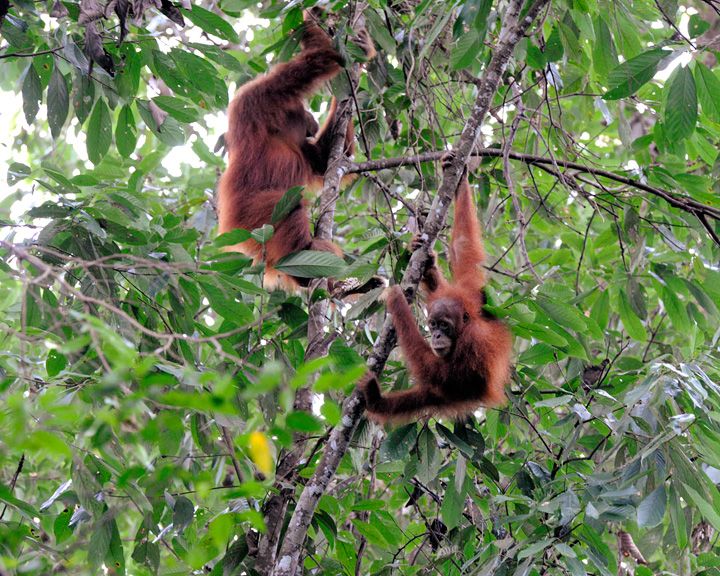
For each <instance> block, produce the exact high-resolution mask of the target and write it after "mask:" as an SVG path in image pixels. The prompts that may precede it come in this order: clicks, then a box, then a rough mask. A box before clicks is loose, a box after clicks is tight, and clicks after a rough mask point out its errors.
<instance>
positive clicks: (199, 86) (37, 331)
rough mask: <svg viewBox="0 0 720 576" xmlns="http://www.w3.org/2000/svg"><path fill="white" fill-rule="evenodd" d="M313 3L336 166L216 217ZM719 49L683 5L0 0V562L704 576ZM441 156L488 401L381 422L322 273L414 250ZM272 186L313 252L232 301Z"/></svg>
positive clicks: (341, 300)
mask: <svg viewBox="0 0 720 576" xmlns="http://www.w3.org/2000/svg"><path fill="white" fill-rule="evenodd" d="M315 4H322V7H323V8H324V10H325V13H326V15H331V16H332V19H331V20H329V21H328V22H331V23H328V24H327V27H328V29H330V31H331V32H332V34H333V43H334V46H335V47H336V49H337V50H338V51H339V53H340V54H341V56H342V57H343V60H344V62H345V68H344V70H343V72H342V73H341V74H339V75H338V76H337V77H336V78H335V79H334V80H333V81H332V82H331V83H328V84H327V85H326V86H325V87H324V88H323V90H322V91H321V93H319V94H317V95H314V96H312V97H311V98H310V99H309V101H308V103H307V104H308V108H309V110H310V111H311V113H312V114H313V116H314V118H315V119H316V120H317V121H318V122H319V123H320V124H322V121H323V120H324V119H325V117H326V116H327V114H328V110H329V103H330V98H331V94H332V95H334V96H335V97H337V99H338V102H339V110H341V114H343V116H342V117H343V119H344V120H343V121H348V122H352V123H353V125H354V127H355V134H356V151H355V155H354V157H352V158H346V157H344V156H343V155H342V146H341V145H340V146H339V147H336V148H337V152H338V153H337V154H336V155H335V156H334V157H333V162H332V163H331V166H330V169H329V170H328V172H327V173H326V177H325V181H324V186H323V187H322V190H320V191H319V192H318V193H317V194H311V193H310V191H309V190H305V191H302V190H300V189H299V188H296V187H293V188H290V189H289V190H288V191H287V193H286V194H285V195H284V196H283V197H282V199H281V200H280V202H278V204H277V206H276V213H275V214H274V217H273V222H272V223H268V224H267V225H265V226H262V227H261V228H257V229H254V230H242V229H237V230H235V231H232V232H228V233H225V234H221V235H219V234H218V233H217V213H216V208H217V201H216V189H217V182H218V178H219V176H220V175H221V174H222V172H223V170H224V169H225V167H226V163H227V155H226V154H225V139H224V133H225V131H226V129H227V119H226V111H227V108H228V105H229V102H230V101H231V99H232V97H233V94H234V93H235V91H236V90H237V88H238V87H239V86H241V85H243V84H244V83H246V82H248V81H249V80H251V79H253V78H256V77H257V76H259V75H262V74H264V73H266V72H267V71H268V70H270V69H271V68H272V66H273V65H275V64H277V63H279V62H285V61H288V60H289V59H290V58H292V57H293V55H295V54H297V53H298V51H299V50H300V46H299V45H300V39H301V35H302V22H303V11H304V10H307V9H310V8H312V7H314V5H315ZM359 16H362V18H361V19H360V18H359ZM360 20H361V21H362V22H364V26H365V27H366V28H367V31H368V32H369V35H370V37H371V38H372V39H373V42H374V44H375V47H376V50H377V55H376V56H375V57H374V58H372V59H370V60H368V59H367V58H366V57H365V54H364V53H363V50H362V49H360V48H359V47H358V45H357V43H356V42H354V41H353V38H354V35H355V34H356V32H357V30H356V29H355V28H354V27H357V26H358V22H359V21H360ZM719 55H720V2H718V1H716V0H704V1H700V0H696V1H692V2H686V3H679V2H677V1H674V0H634V1H631V0H616V1H609V0H552V1H550V0H527V1H522V0H496V1H494V2H493V1H492V0H467V1H463V0H454V1H451V2H446V1H432V0H423V1H419V0H397V1H393V0H367V1H366V2H363V3H361V4H356V3H350V4H346V3H343V2H322V3H321V2H314V1H313V0H306V1H304V2H298V1H292V2H282V1H280V0H269V1H262V2H247V1H245V0H220V1H218V2H215V1H210V0H198V1H196V2H192V1H191V0H178V1H174V0H132V1H131V0H107V1H103V0H80V1H79V2H76V1H73V0H45V1H43V2H35V1H30V0H13V1H12V2H9V0H0V99H1V101H2V103H3V106H2V109H0V178H2V180H3V185H2V193H0V575H2V576H4V575H5V574H31V575H45V574H60V573H68V574H77V575H80V576H82V575H85V574H88V575H89V574H100V573H102V574H113V575H121V574H132V575H146V574H147V575H156V574H163V575H171V574H178V575H179V574H206V573H209V574H213V575H221V576H229V575H234V574H238V575H239V574H261V575H265V574H273V575H274V576H284V575H295V574H296V573H297V574H300V573H303V574H332V575H335V574H348V575H357V574H417V575H424V574H428V575H429V574H443V575H446V576H455V575H465V574H468V575H470V574H473V575H474V574H497V575H538V576H539V575H543V574H567V575H572V576H579V575H584V574H593V575H602V576H610V575H614V574H619V575H630V574H636V575H637V576H648V575H651V574H659V573H664V574H677V575H691V574H692V575H697V574H703V575H708V576H710V575H715V576H718V575H720V560H718V557H719V554H718V552H720V546H719V545H718V535H719V534H720V532H719V531H720V492H719V491H718V486H719V485H720V351H719V348H718V341H719V340H720V322H718V320H719V318H720V312H719V308H720V267H719V266H720V224H719V222H720V199H719V198H720V197H719V194H720V180H719V178H718V177H719V176H720V162H719V161H718V151H719V150H720V65H719V64H718V56H719ZM340 136H342V135H340ZM450 149H451V150H453V151H454V152H455V156H454V160H453V163H452V166H451V168H450V169H449V170H447V171H445V173H443V171H442V170H441V166H440V159H441V157H442V156H443V154H444V152H445V151H447V150H450ZM473 158H476V159H477V161H473ZM468 162H470V165H471V166H472V169H471V170H470V171H469V179H470V185H471V188H472V191H473V194H474V198H475V202H476V204H477V205H478V217H479V219H480V222H481V223H482V227H483V236H484V240H485V248H486V251H487V253H488V257H487V263H486V267H487V274H488V277H489V278H490V281H489V284H488V286H487V287H486V291H485V292H486V299H487V303H486V310H488V312H490V313H492V314H494V315H495V316H497V317H499V318H501V319H502V320H503V321H504V322H505V323H506V324H507V326H508V327H509V328H510V330H511V332H512V334H513V339H514V345H513V369H512V378H511V383H510V384H509V386H508V387H507V395H508V403H507V404H506V405H504V406H502V407H498V408H493V409H481V410H478V411H477V412H476V413H475V414H473V415H472V416H471V417H470V418H468V419H467V420H461V421H457V422H456V421H452V420H448V419H442V418H429V419H419V421H417V422H413V423H411V424H407V425H401V426H385V427H383V426H380V425H377V424H375V423H372V422H370V421H368V420H367V419H366V418H365V416H364V414H363V406H362V401H361V397H360V395H359V394H358V393H357V391H356V390H355V386H356V383H357V382H358V381H359V380H360V379H361V377H362V376H363V374H364V373H365V372H366V370H367V369H368V368H371V369H373V370H374V371H375V372H376V373H378V374H379V375H380V376H379V377H380V381H381V384H382V387H383V390H385V391H388V390H399V389H404V388H406V387H408V386H409V385H410V382H409V380H410V378H409V375H408V371H407V369H406V365H405V363H404V361H403V357H402V355H401V354H399V353H398V351H397V350H396V349H394V344H395V337H394V332H393V330H392V324H391V322H389V321H388V319H387V318H386V314H385V305H384V302H383V300H382V292H383V287H374V288H372V290H370V291H369V292H367V293H365V294H361V295H353V296H352V297H349V296H348V297H345V296H344V294H343V293H341V291H338V290H336V289H335V287H336V285H339V284H342V281H346V280H347V281H348V282H350V280H349V279H355V281H357V282H360V283H363V282H366V281H368V280H370V279H371V278H373V277H374V276H381V277H384V278H386V279H387V280H388V282H389V283H391V284H398V283H399V284H401V285H402V286H403V287H404V288H405V289H406V293H408V294H410V295H411V296H413V297H414V296H415V292H416V288H417V286H418V282H419V281H420V278H421V275H422V271H423V268H424V266H425V263H426V262H427V258H428V249H429V248H431V247H434V249H435V251H436V252H437V254H438V261H439V265H440V267H441V268H443V269H445V270H447V262H448V247H449V235H448V230H449V229H450V226H451V224H452V221H453V217H454V215H453V208H452V198H453V193H454V190H455V188H456V187H457V183H458V181H459V180H460V178H461V175H462V171H463V168H464V166H465V165H466V164H467V163H468ZM475 164H479V165H478V166H477V168H475V166H474V165H475ZM346 174H355V175H356V177H355V178H354V179H352V182H351V183H350V184H349V185H348V186H346V187H345V188H344V189H342V190H340V189H339V188H338V181H339V179H340V177H341V176H343V175H346ZM301 193H302V194H303V195H305V196H306V197H307V198H308V208H309V211H310V214H311V221H312V222H313V223H315V224H316V226H315V230H316V233H317V234H318V235H319V236H321V237H328V238H329V237H332V239H333V241H334V242H335V243H336V244H337V245H338V246H340V247H341V248H342V250H343V252H344V254H345V255H344V257H343V258H340V257H338V256H335V255H330V254H328V253H318V252H300V253H297V254H294V255H292V256H290V257H289V258H288V259H286V260H285V261H283V262H282V263H280V264H279V265H278V266H277V268H278V269H279V270H282V271H284V272H287V273H289V274H292V275H295V276H299V277H303V278H307V279H310V280H311V281H310V288H309V289H303V290H298V291H284V290H275V289H270V288H266V287H265V286H264V284H263V277H264V273H265V269H264V266H263V265H262V263H254V262H253V261H252V260H251V259H250V258H248V257H246V256H244V255H242V254H240V253H238V252H233V251H228V250H227V247H229V246H233V245H236V244H238V243H239V242H242V241H245V240H247V239H249V238H252V239H254V240H255V241H257V242H259V243H260V244H265V243H267V242H268V241H269V240H270V239H271V238H272V235H273V234H274V232H275V226H274V225H273V224H275V225H277V223H278V222H280V221H281V220H282V219H283V217H284V216H286V215H287V214H288V213H289V212H290V211H291V210H293V209H295V208H296V207H297V206H298V203H299V202H300V197H301ZM416 236H417V237H420V238H421V240H422V245H421V247H419V248H418V249H417V250H415V251H413V250H412V248H411V242H412V239H413V238H414V237H416ZM328 277H330V278H333V279H336V280H339V281H340V282H334V283H332V284H328V281H327V278H328ZM413 309H414V311H415V316H416V318H417V320H418V322H419V324H420V325H424V320H425V311H424V308H423V306H422V298H415V299H414V304H413Z"/></svg>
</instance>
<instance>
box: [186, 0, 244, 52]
mask: <svg viewBox="0 0 720 576" xmlns="http://www.w3.org/2000/svg"><path fill="white" fill-rule="evenodd" d="M182 13H183V14H184V15H185V16H187V17H188V18H189V19H190V21H191V22H192V23H193V24H195V25H196V26H198V27H199V28H201V29H202V30H204V31H205V32H207V33H208V34H212V35H213V36H217V37H218V38H222V39H223V40H227V41H228V42H232V43H233V44H236V43H237V42H239V41H240V39H239V38H238V35H237V33H236V32H235V30H234V29H233V27H232V26H231V25H230V23H229V22H227V21H226V20H224V19H223V18H222V17H221V16H218V15H217V14H215V13H214V12H210V11H209V10H206V9H205V8H201V7H200V6H198V5H197V4H193V6H192V9H191V10H185V9H183V10H182Z"/></svg>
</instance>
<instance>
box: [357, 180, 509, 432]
mask: <svg viewBox="0 0 720 576" xmlns="http://www.w3.org/2000/svg"><path fill="white" fill-rule="evenodd" d="M484 260H485V252H484V250H483V244H482V237H481V234H480V223H479V222H478V219H477V214H476V209H475V203H474V202H473V198H472V192H471V190H470V186H469V185H468V181H467V176H464V177H463V179H462V181H461V183H460V185H459V186H458V190H457V192H456V205H455V223H454V225H453V233H452V242H451V247H450V268H451V271H452V275H453V282H452V283H449V282H448V281H447V280H446V279H445V278H444V277H443V275H442V273H441V272H440V270H439V269H438V267H437V265H436V263H435V256H434V254H432V255H431V261H430V263H429V266H428V269H427V270H426V272H425V275H424V277H423V281H422V288H423V289H424V290H425V292H426V293H427V305H428V307H429V308H430V309H432V304H433V302H436V301H438V300H440V299H445V301H448V300H449V301H450V302H451V303H450V306H451V307H453V308H454V309H455V310H456V312H457V317H458V318H459V319H460V320H459V322H458V324H459V326H458V329H459V330H460V332H459V334H458V335H457V338H456V340H455V346H454V348H453V349H452V351H451V352H450V353H449V355H448V356H445V357H439V356H437V355H436V354H435V353H434V352H433V349H432V348H431V346H430V345H429V344H428V342H427V341H426V340H425V338H424V337H423V335H422V333H421V332H420V330H419V329H418V327H417V323H416V322H415V318H414V317H413V313H412V310H411V308H410V306H409V305H408V303H407V300H406V299H405V296H404V294H403V293H402V290H401V289H400V287H399V286H393V287H392V288H391V289H390V292H389V296H388V298H387V309H388V312H390V314H391V315H392V320H393V323H394V325H395V330H396V331H397V335H398V341H399V344H400V348H401V349H402V351H403V354H404V356H405V361H406V362H407V365H408V369H409V370H410V374H411V375H412V377H413V378H414V380H415V385H414V386H413V387H412V388H410V389H408V390H402V391H399V392H390V393H388V394H385V395H383V394H382V393H381V392H380V387H379V384H378V380H377V376H376V375H375V374H374V373H372V372H368V373H367V374H366V375H365V376H364V378H363V380H362V381H361V382H360V384H359V386H360V387H361V390H362V392H363V395H364V397H365V405H366V409H367V413H368V415H369V416H370V418H372V419H373V420H376V421H378V422H405V421H409V420H412V419H415V418H417V417H428V416H440V417H449V418H461V417H463V416H465V415H467V414H469V413H471V412H473V411H474V410H476V409H477V408H478V407H480V406H498V405H500V404H502V403H504V402H505V392H504V387H505V384H507V382H508V380H509V377H510V354H511V347H512V340H511V337H510V332H509V330H508V329H507V327H506V326H505V325H504V324H503V323H502V322H501V321H500V320H497V319H496V318H494V317H492V316H490V315H489V314H486V313H484V312H483V310H482V306H483V304H484V301H483V300H484V298H483V287H484V286H485V274H484V271H483V270H482V268H481V264H482V263H483V261H484Z"/></svg>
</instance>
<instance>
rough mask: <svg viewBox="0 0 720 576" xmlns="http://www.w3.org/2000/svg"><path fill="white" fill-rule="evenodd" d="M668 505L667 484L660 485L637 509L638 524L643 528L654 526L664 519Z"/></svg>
mask: <svg viewBox="0 0 720 576" xmlns="http://www.w3.org/2000/svg"><path fill="white" fill-rule="evenodd" d="M666 506H667V494H666V492H665V486H664V485H662V484H661V485H660V486H658V487H657V488H656V489H655V490H653V491H652V492H651V493H650V494H648V496H647V497H646V498H645V499H644V500H643V501H642V502H640V505H639V506H638V509H637V518H638V525H639V526H642V527H643V528H652V527H653V526H657V525H658V524H660V523H661V522H662V521H663V517H664V516H665V508H666Z"/></svg>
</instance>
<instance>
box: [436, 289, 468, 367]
mask: <svg viewBox="0 0 720 576" xmlns="http://www.w3.org/2000/svg"><path fill="white" fill-rule="evenodd" d="M464 316H465V311H464V310H463V307H462V304H460V303H459V302H457V301H456V300H452V299H450V298H442V299H440V300H437V301H435V302H433V303H432V305H431V306H430V318H429V322H428V324H429V325H430V335H431V338H430V346H431V348H432V349H433V352H435V354H437V355H438V356H439V357H440V358H445V357H446V356H448V355H450V354H451V353H452V351H453V350H454V349H455V342H456V341H457V339H458V336H459V335H460V333H461V332H462V328H463V318H464Z"/></svg>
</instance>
